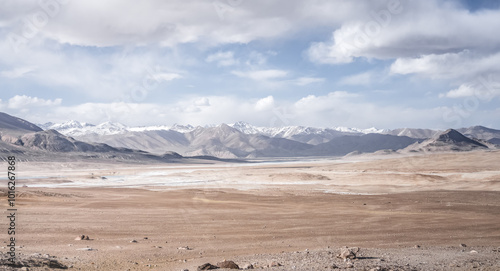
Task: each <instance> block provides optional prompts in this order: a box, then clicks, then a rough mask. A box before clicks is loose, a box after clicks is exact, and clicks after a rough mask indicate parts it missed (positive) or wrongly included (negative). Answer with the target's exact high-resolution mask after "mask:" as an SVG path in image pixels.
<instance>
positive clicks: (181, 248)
mask: <svg viewBox="0 0 500 271" xmlns="http://www.w3.org/2000/svg"><path fill="white" fill-rule="evenodd" d="M177 249H179V250H193V248H191V247H188V246H185V247H178V248H177Z"/></svg>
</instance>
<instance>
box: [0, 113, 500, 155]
mask: <svg viewBox="0 0 500 271" xmlns="http://www.w3.org/2000/svg"><path fill="white" fill-rule="evenodd" d="M499 139H500V130H495V129H491V128H486V127H483V126H474V127H469V128H462V129H458V130H453V129H450V130H447V131H438V130H431V129H410V128H404V129H395V130H378V129H375V128H371V129H367V130H362V129H356V128H315V127H303V126H288V127H256V126H252V125H250V124H248V123H244V122H237V123H234V124H220V125H210V126H205V127H201V126H196V127H195V126H192V125H174V126H150V127H127V126H125V125H122V124H119V123H112V122H106V123H102V124H99V125H93V124H88V123H81V122H78V121H69V122H66V123H59V124H57V123H47V124H44V125H40V126H38V125H35V124H33V123H30V122H28V121H26V120H23V119H20V118H17V117H14V116H10V115H8V114H5V113H0V152H3V153H17V154H21V155H25V156H26V157H29V159H32V160H33V159H35V160H36V159H37V157H38V158H40V157H45V156H47V155H48V154H51V155H52V156H54V155H56V156H57V157H65V158H68V157H73V156H78V157H79V158H98V159H115V160H122V161H130V160H148V161H169V162H172V161H177V160H181V159H199V158H202V159H208V160H213V159H226V158H230V159H240V158H246V159H248V158H262V157H269V158H271V157H312V156H344V155H347V154H359V153H374V152H380V151H382V153H392V152H400V153H408V152H443V151H471V150H480V149H484V150H488V149H497V148H498V145H497V144H498V142H499Z"/></svg>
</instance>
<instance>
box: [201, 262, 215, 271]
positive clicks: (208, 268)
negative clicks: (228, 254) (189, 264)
mask: <svg viewBox="0 0 500 271" xmlns="http://www.w3.org/2000/svg"><path fill="white" fill-rule="evenodd" d="M213 269H219V267H217V266H215V265H212V264H210V263H206V264H202V265H200V266H198V269H196V270H198V271H202V270H213Z"/></svg>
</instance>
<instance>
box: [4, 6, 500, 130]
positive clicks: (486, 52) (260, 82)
mask: <svg viewBox="0 0 500 271" xmlns="http://www.w3.org/2000/svg"><path fill="white" fill-rule="evenodd" d="M499 2H500V1H479V0H478V1H473V0H471V1H465V0H463V1H461V0H456V1H445V0H441V1H437V0H428V1H407V0H374V1H339V0H310V1H299V0H214V1H211V0H168V1H165V0H144V1H133V0H120V1H118V0H107V1H98V0H86V1H69V0H40V1H38V0H33V1H31V0H0V111H1V112H6V113H8V114H11V115H15V116H17V117H21V118H24V119H27V120H29V121H31V122H34V123H38V124H43V123H46V122H55V123H57V122H65V121H69V120H78V121H81V122H88V123H93V124H99V123H102V122H107V121H111V122H120V123H123V124H125V125H128V126H149V125H173V124H174V123H178V124H191V125H207V124H220V123H234V122H237V121H244V122H248V123H250V124H253V125H258V126H276V127H277V126H290V125H302V126H314V127H338V126H344V127H356V128H370V127H376V128H380V129H394V128H402V127H410V128H433V129H446V128H460V127H468V126H472V125H483V126H487V127H491V128H497V129H500V121H499V120H500V35H499V34H498V29H500V4H499Z"/></svg>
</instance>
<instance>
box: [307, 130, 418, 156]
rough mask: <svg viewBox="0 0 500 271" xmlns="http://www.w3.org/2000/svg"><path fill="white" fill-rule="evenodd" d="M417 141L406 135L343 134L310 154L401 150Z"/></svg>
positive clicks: (337, 154) (318, 146)
mask: <svg viewBox="0 0 500 271" xmlns="http://www.w3.org/2000/svg"><path fill="white" fill-rule="evenodd" d="M415 142H418V140H417V139H414V138H410V137H406V136H393V135H381V134H367V135H362V136H342V137H338V138H335V139H332V140H331V141H329V142H327V143H323V144H319V145H317V146H315V147H314V148H313V149H312V150H311V151H310V152H308V154H309V155H336V156H343V155H346V154H348V153H351V152H364V153H368V152H376V151H379V150H384V149H390V150H399V149H402V148H405V147H407V146H409V145H410V144H413V143H415Z"/></svg>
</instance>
